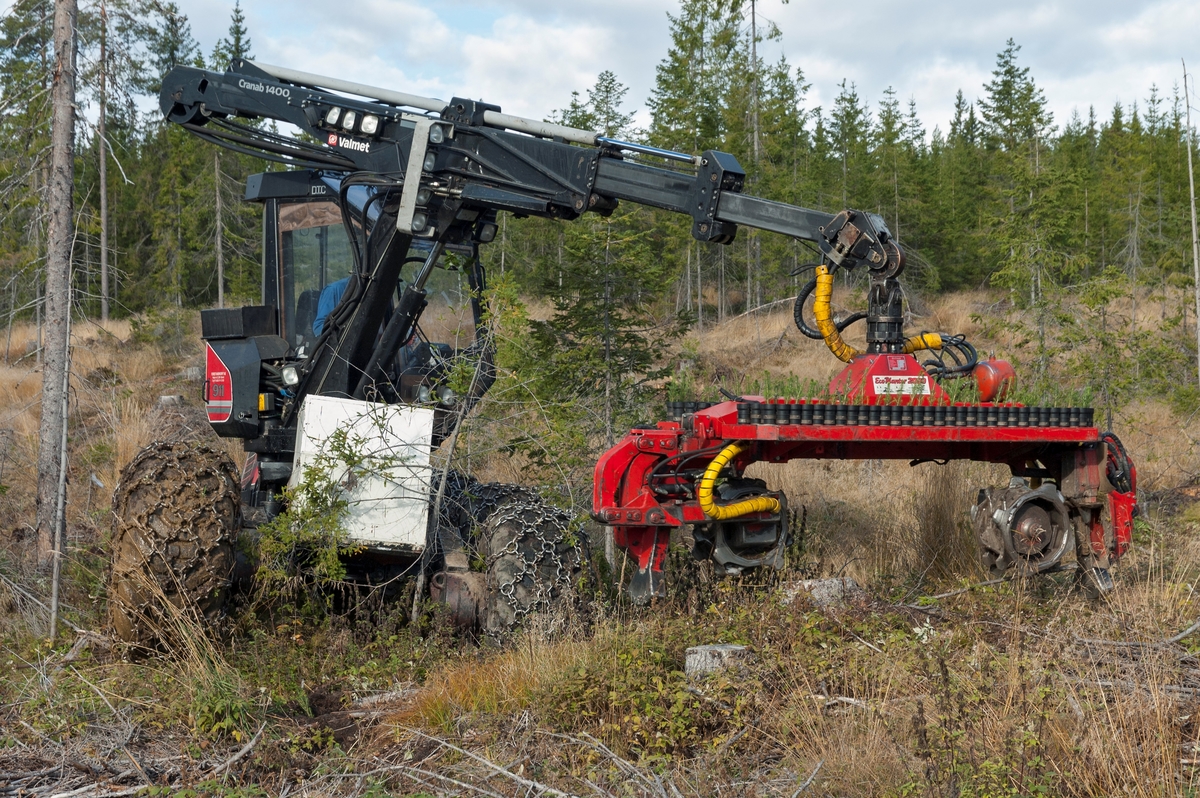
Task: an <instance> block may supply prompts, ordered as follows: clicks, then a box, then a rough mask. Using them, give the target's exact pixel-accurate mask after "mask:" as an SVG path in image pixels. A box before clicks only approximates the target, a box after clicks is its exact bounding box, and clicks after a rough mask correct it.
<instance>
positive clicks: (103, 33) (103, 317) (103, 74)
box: [97, 0, 108, 322]
mask: <svg viewBox="0 0 1200 798" xmlns="http://www.w3.org/2000/svg"><path fill="white" fill-rule="evenodd" d="M107 112H108V7H107V5H106V4H105V3H104V0H101V2H100V116H99V124H98V125H97V129H98V132H99V134H100V135H99V136H98V138H99V139H100V141H99V144H100V321H102V322H106V321H108V150H107V147H108V141H106V140H105V136H106V135H107V134H108V127H107V125H106V124H105V119H104V117H105V115H106V114H107Z"/></svg>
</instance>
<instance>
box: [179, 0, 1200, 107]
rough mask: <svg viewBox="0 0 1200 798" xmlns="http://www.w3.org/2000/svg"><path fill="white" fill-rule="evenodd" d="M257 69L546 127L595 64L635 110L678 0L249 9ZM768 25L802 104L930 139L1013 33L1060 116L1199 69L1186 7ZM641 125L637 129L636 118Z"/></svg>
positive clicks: (960, 7)
mask: <svg viewBox="0 0 1200 798" xmlns="http://www.w3.org/2000/svg"><path fill="white" fill-rule="evenodd" d="M179 4H180V6H181V8H182V10H183V11H184V13H187V14H188V15H189V17H190V19H191V21H192V25H193V30H194V32H195V34H196V37H197V38H198V39H199V40H200V41H201V43H202V45H203V47H204V49H205V51H206V52H207V51H211V49H212V45H213V43H214V42H215V41H216V39H217V38H218V37H219V36H221V35H223V34H224V32H225V29H226V28H227V27H228V24H229V23H228V19H229V9H230V7H231V3H230V2H228V0H179ZM243 7H244V9H245V11H246V15H247V21H248V23H249V27H250V34H251V37H252V39H253V42H254V47H255V51H256V54H257V55H258V56H259V58H261V59H262V60H264V61H272V62H275V63H280V64H282V65H285V66H290V67H294V68H298V69H304V70H306V71H310V72H318V73H322V74H329V75H334V76H337V77H342V78H346V79H350V80H357V81H360V82H363V83H370V84H376V85H383V86H387V87H391V88H397V89H403V90H406V91H411V92H414V93H418V94H431V95H435V96H439V97H443V98H449V97H450V96H451V95H455V94H457V95H460V96H470V97H476V98H481V99H484V100H487V101H488V102H493V103H496V104H498V105H501V106H503V107H504V109H505V111H508V112H511V113H517V114H521V115H525V116H532V117H536V118H543V117H545V116H547V115H549V114H550V113H551V112H552V111H553V110H555V109H557V108H561V107H563V106H564V105H565V104H566V103H567V101H568V100H569V98H570V93H571V91H572V90H577V91H580V92H583V91H586V90H587V88H588V87H589V86H590V85H591V84H592V82H593V81H594V80H595V76H596V75H597V74H598V73H599V72H600V71H601V70H604V69H611V70H613V71H614V72H615V73H616V74H617V76H618V78H619V79H620V80H621V81H622V82H623V83H625V84H626V85H627V86H628V87H629V89H630V91H629V94H628V96H627V100H628V103H629V105H630V106H631V107H635V106H636V107H638V108H641V106H642V105H643V104H644V102H645V100H646V98H647V97H648V96H649V94H650V91H651V89H652V88H653V84H654V68H655V66H656V65H657V64H658V62H659V61H660V60H661V59H662V58H663V56H664V55H665V54H666V51H667V48H668V46H669V44H670V40H669V31H668V21H667V16H666V15H667V13H669V12H670V13H673V12H674V11H675V10H676V9H677V8H678V4H677V2H675V0H609V2H606V3H604V4H593V3H580V2H562V0H490V2H489V1H488V0H441V2H437V3H435V2H432V0H340V2H337V0H292V1H291V2H284V0H244V6H243ZM758 13H759V15H760V19H761V20H762V21H763V24H765V23H766V22H767V21H772V22H775V23H776V24H778V26H779V28H780V29H781V31H782V33H783V39H782V41H781V42H767V43H764V45H763V46H762V51H763V55H764V57H766V58H767V59H768V60H774V59H775V58H777V57H778V56H779V55H780V54H781V53H782V54H786V55H787V57H788V60H789V61H790V62H791V63H792V64H793V65H794V66H798V67H800V68H801V69H803V71H804V73H805V76H806V77H807V79H808V80H809V81H810V82H811V83H812V84H813V86H812V90H811V92H810V95H809V99H808V104H809V106H810V107H811V106H815V105H823V106H828V105H829V104H831V103H832V101H833V98H834V97H835V96H836V94H837V91H838V88H837V87H838V84H839V83H840V82H841V80H842V79H843V78H845V79H848V80H849V81H851V82H854V83H855V84H857V86H858V90H859V95H860V96H861V97H863V98H864V99H865V100H867V101H868V102H870V103H871V104H872V105H874V103H875V102H877V101H878V99H879V98H880V96H881V95H882V93H883V91H884V89H886V88H887V87H888V86H892V87H894V88H895V90H896V93H897V95H898V96H899V97H900V99H901V101H902V102H907V101H908V99H909V98H910V97H911V98H914V99H915V100H916V103H917V108H918V113H919V114H920V116H921V119H922V121H923V122H924V124H925V127H926V129H927V130H929V131H932V130H933V128H934V126H935V125H938V126H941V127H942V129H943V130H945V129H946V126H947V122H948V120H949V118H950V116H951V113H952V108H953V103H954V95H955V93H956V92H957V91H958V89H962V90H963V93H964V94H965V95H966V97H967V98H968V100H976V99H978V98H979V97H980V96H981V95H982V94H983V84H984V83H985V82H986V81H987V80H989V79H990V77H991V71H992V69H993V68H994V66H995V59H996V53H997V52H999V51H1000V50H1001V49H1003V47H1004V44H1005V41H1006V40H1007V39H1008V38H1009V37H1012V38H1014V39H1015V40H1016V41H1017V42H1018V43H1019V44H1020V45H1022V50H1021V54H1020V57H1019V58H1020V63H1021V64H1022V65H1024V66H1029V67H1030V68H1031V71H1032V74H1033V76H1034V79H1035V80H1036V81H1037V82H1038V84H1039V85H1040V86H1041V87H1042V88H1043V89H1044V91H1045V93H1046V97H1047V100H1048V101H1049V104H1050V108H1051V110H1052V111H1053V112H1054V115H1055V120H1056V122H1058V123H1059V124H1062V123H1064V122H1065V121H1066V120H1067V118H1068V116H1069V115H1070V113H1071V111H1072V109H1078V110H1079V111H1080V113H1082V114H1086V113H1087V108H1088V106H1089V105H1094V106H1096V109H1097V113H1098V114H1100V115H1102V116H1106V115H1107V114H1108V113H1109V111H1110V109H1111V106H1112V104H1113V103H1114V102H1117V101H1118V100H1120V101H1121V102H1123V103H1125V104H1129V103H1131V102H1133V101H1135V100H1139V99H1143V98H1145V96H1146V95H1147V93H1148V91H1149V87H1150V84H1151V83H1157V84H1158V86H1159V87H1160V89H1162V90H1163V91H1165V92H1166V93H1168V94H1169V92H1170V90H1171V87H1172V85H1174V84H1175V83H1178V82H1179V79H1180V72H1181V69H1180V66H1179V56H1181V55H1182V56H1184V57H1187V58H1189V60H1190V61H1194V62H1195V64H1194V66H1197V67H1200V51H1198V47H1197V45H1196V37H1195V35H1194V34H1195V31H1196V30H1200V3H1196V2H1195V1H1194V0H1151V1H1150V2H1128V0H1009V2H1004V3H992V4H982V3H962V2H960V1H959V0H928V1H927V2H922V3H919V4H918V3H897V2H894V0H861V1H860V2H859V3H857V4H855V5H854V6H852V7H840V8H831V7H830V6H829V4H828V3H827V2H825V0H791V2H790V3H789V4H787V5H783V4H782V2H781V0H758ZM639 121H641V122H643V123H644V122H645V121H646V119H645V114H644V110H643V111H642V113H641V114H640V115H639Z"/></svg>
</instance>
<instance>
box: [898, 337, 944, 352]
mask: <svg viewBox="0 0 1200 798" xmlns="http://www.w3.org/2000/svg"><path fill="white" fill-rule="evenodd" d="M941 348H942V336H941V335H940V334H939V333H922V334H921V335H914V336H913V337H912V338H909V339H908V340H906V341H905V342H904V354H906V355H911V354H912V353H913V352H920V351H921V350H922V349H941Z"/></svg>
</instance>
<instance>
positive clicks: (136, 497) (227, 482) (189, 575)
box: [108, 441, 241, 646]
mask: <svg viewBox="0 0 1200 798" xmlns="http://www.w3.org/2000/svg"><path fill="white" fill-rule="evenodd" d="M240 498H241V497H240V492H239V487H238V475H237V471H236V469H235V467H234V465H233V462H232V461H231V460H230V459H229V456H228V455H227V454H225V453H224V452H222V451H220V450H218V449H216V448H213V447H211V446H208V445H206V444H203V443H196V442H186V441H177V442H163V441H157V442H155V443H152V444H150V445H149V446H147V447H146V448H145V449H142V451H140V452H139V453H138V454H137V455H136V456H135V457H134V458H133V460H131V461H130V462H129V465H127V466H125V469H124V470H123V471H122V472H121V481H120V483H119V484H118V485H117V489H116V491H115V493H114V494H113V515H114V516H115V519H116V521H115V530H114V534H113V543H112V567H111V570H110V572H109V585H108V616H109V621H110V623H111V625H112V627H113V630H114V631H115V632H116V634H117V636H118V637H119V638H120V639H122V640H124V641H126V642H129V643H135V644H138V645H142V646H153V645H155V644H157V643H158V642H161V641H162V640H163V639H164V638H165V637H167V636H169V633H170V630H171V629H172V628H174V627H175V624H174V623H172V619H173V618H175V617H177V614H176V613H174V612H172V613H166V612H164V605H163V602H164V601H166V602H168V603H169V604H170V605H171V606H173V607H175V608H176V609H177V610H180V611H182V612H183V613H185V614H188V615H191V616H192V617H193V618H194V619H196V620H198V621H202V622H207V623H211V622H213V621H215V620H216V619H217V618H218V617H219V616H220V614H221V612H222V610H223V609H224V606H225V599H226V596H227V594H228V591H229V581H230V575H231V572H232V570H233V563H234V541H235V539H236V537H237V533H238V511H239V503H240Z"/></svg>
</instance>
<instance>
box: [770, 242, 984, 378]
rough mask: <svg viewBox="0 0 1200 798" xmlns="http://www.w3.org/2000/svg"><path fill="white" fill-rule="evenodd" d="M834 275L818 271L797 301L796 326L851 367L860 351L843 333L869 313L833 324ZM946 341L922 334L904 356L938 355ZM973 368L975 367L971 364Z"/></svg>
mask: <svg viewBox="0 0 1200 798" xmlns="http://www.w3.org/2000/svg"><path fill="white" fill-rule="evenodd" d="M809 294H813V317H814V318H815V319H816V322H817V329H816V330H813V329H812V328H811V327H809V326H808V324H807V323H805V321H804V302H805V300H807V299H808V295H809ZM832 299H833V274H832V273H830V271H829V269H828V267H826V266H825V265H824V264H821V265H818V266H817V267H816V277H814V278H813V280H812V282H810V283H809V284H808V285H807V286H805V287H804V290H803V291H801V292H800V295H799V296H798V297H796V305H795V307H794V309H793V311H792V315H793V316H794V317H795V320H796V326H797V327H798V328H799V329H800V332H802V333H804V334H805V335H807V336H808V337H809V338H819V339H822V340H824V341H825V345H826V346H827V347H829V351H830V352H833V354H834V356H836V357H837V358H838V360H841V361H842V362H843V363H849V362H850V361H851V360H853V359H854V358H856V357H858V356H859V355H861V354H862V352H860V351H859V350H858V349H855V348H854V347H853V346H850V345H849V344H848V343H846V342H845V341H843V340H842V335H841V333H842V330H845V329H846V328H847V327H849V326H850V325H851V324H854V323H855V322H856V321H860V320H861V319H865V318H866V317H867V314H866V313H855V314H853V315H852V316H849V317H848V318H846V319H844V320H842V321H841V322H840V323H836V322H834V321H833V303H832ZM942 345H943V340H942V336H941V334H939V333H922V334H920V335H914V336H912V337H911V338H908V339H906V340H905V341H904V354H906V355H911V354H913V353H914V352H920V351H922V350H926V349H928V350H932V351H938V350H940V349H941V348H942ZM972 365H974V364H972Z"/></svg>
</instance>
